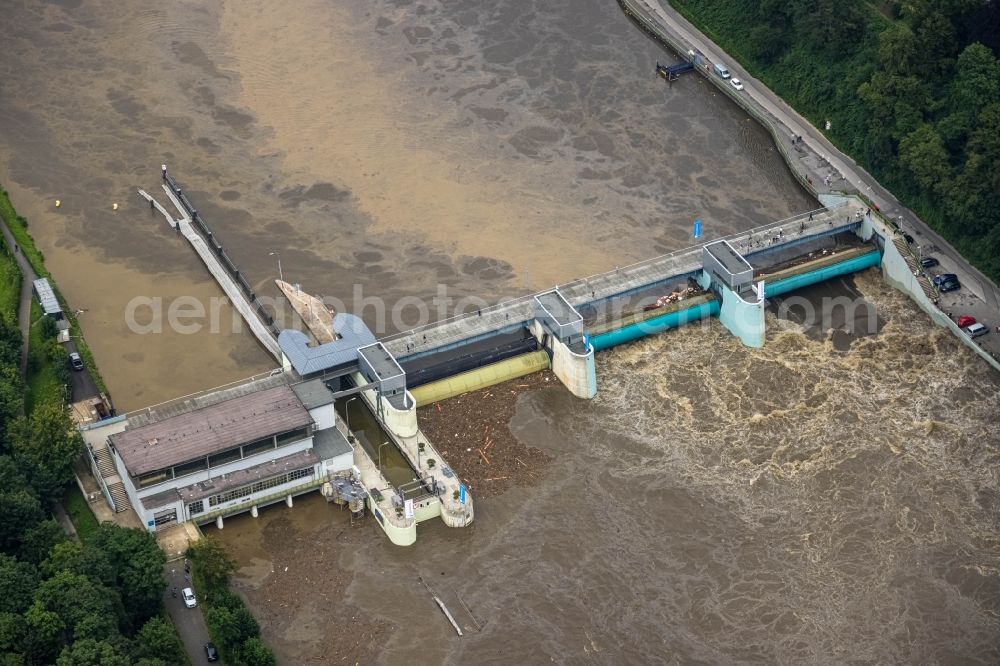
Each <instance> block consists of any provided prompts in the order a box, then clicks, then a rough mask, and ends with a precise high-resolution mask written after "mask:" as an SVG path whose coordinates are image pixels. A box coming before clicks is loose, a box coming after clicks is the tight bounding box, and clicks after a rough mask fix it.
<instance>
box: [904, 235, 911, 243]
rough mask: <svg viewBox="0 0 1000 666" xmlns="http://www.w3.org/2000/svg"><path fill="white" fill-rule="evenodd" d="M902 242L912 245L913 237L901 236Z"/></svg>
mask: <svg viewBox="0 0 1000 666" xmlns="http://www.w3.org/2000/svg"><path fill="white" fill-rule="evenodd" d="M903 240H905V241H906V242H907V243H913V236H911V235H910V234H903Z"/></svg>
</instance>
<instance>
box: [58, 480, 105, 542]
mask: <svg viewBox="0 0 1000 666" xmlns="http://www.w3.org/2000/svg"><path fill="white" fill-rule="evenodd" d="M62 505H63V508H64V509H66V513H67V514H69V519H70V520H72V521H73V527H75V528H76V533H77V534H78V535H79V536H80V540H81V541H83V542H84V543H86V542H89V541H91V540H92V539H93V538H94V535H95V534H97V528H98V526H99V523H98V522H97V518H96V517H95V516H94V512H93V511H91V510H90V505H89V504H88V503H87V498H86V497H84V496H83V493H82V492H80V488H79V487H78V486H77V485H76V483H73V484H71V485H70V486H69V487H68V488H67V489H66V495H65V496H64V497H63V501H62Z"/></svg>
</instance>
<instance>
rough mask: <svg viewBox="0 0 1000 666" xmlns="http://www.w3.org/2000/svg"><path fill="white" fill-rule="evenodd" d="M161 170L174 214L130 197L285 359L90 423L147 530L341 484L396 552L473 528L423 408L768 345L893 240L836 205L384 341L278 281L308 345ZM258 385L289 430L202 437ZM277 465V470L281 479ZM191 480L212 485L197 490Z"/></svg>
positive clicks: (843, 203)
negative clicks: (770, 313)
mask: <svg viewBox="0 0 1000 666" xmlns="http://www.w3.org/2000/svg"><path fill="white" fill-rule="evenodd" d="M163 176H164V181H165V184H164V191H165V192H166V194H167V196H168V197H169V198H170V199H171V201H172V202H173V203H174V205H175V206H176V207H177V209H178V211H179V212H180V214H181V217H180V218H179V219H174V218H173V217H172V216H171V215H170V214H169V213H167V211H166V210H165V209H163V208H162V206H160V205H159V204H158V203H157V202H156V201H155V200H154V199H153V198H152V197H151V196H150V195H148V194H146V193H145V192H143V191H140V194H141V195H142V196H143V197H144V198H145V199H146V200H147V201H148V202H149V203H150V207H151V208H156V209H158V210H160V212H161V213H163V215H164V216H165V217H166V218H167V220H168V221H169V222H170V223H171V226H172V227H173V228H174V229H176V230H177V231H178V232H180V233H182V234H183V235H184V236H185V237H186V238H187V239H188V240H189V241H190V242H191V244H192V246H193V247H194V249H195V250H196V252H197V253H198V254H199V256H200V257H201V258H202V260H203V261H204V262H205V263H206V265H207V266H208V267H209V270H210V272H211V273H212V275H213V277H215V279H216V280H218V281H219V283H220V285H221V286H222V288H223V289H224V291H225V292H226V294H227V295H228V296H230V298H231V299H234V305H236V306H237V309H238V311H239V312H240V313H241V314H242V315H243V317H244V318H245V319H246V320H247V322H248V324H250V328H251V330H252V331H253V332H254V334H255V335H256V336H257V338H258V339H259V340H260V341H261V343H262V344H263V345H264V347H265V348H266V349H268V351H270V352H271V353H272V354H274V355H275V357H276V358H277V359H278V360H279V362H280V363H281V368H280V369H279V370H276V371H274V372H272V373H270V375H269V376H268V377H267V378H266V380H261V379H254V380H253V381H252V382H250V383H245V384H241V385H238V386H235V387H228V388H225V389H224V390H222V391H213V392H207V393H206V394H204V395H199V396H196V397H190V396H189V397H187V398H185V399H179V403H180V404H179V405H177V406H173V405H171V406H169V407H163V406H158V407H156V408H150V409H149V410H143V412H142V413H138V414H133V415H126V417H124V418H120V419H117V420H115V421H114V422H111V421H109V422H106V423H104V424H103V425H101V426H100V427H99V428H96V429H94V428H88V429H87V431H86V432H84V438H85V440H86V441H87V442H88V451H89V452H90V459H91V461H92V462H93V466H94V468H95V469H97V470H98V473H101V472H100V470H101V469H103V468H102V462H101V461H104V467H108V464H106V463H107V462H108V461H107V459H108V458H109V457H110V459H111V460H113V461H114V465H113V466H112V468H110V470H109V471H110V472H111V473H112V474H113V478H111V480H110V482H109V484H108V485H107V488H108V492H106V493H105V494H106V496H107V497H108V498H109V503H112V504H113V506H115V505H114V503H113V502H114V499H115V498H118V500H119V502H118V504H121V505H128V504H131V506H132V507H134V508H135V509H136V511H137V512H138V513H140V516H141V517H142V519H143V520H144V521H145V522H146V523H147V525H148V527H149V528H150V529H151V530H155V529H157V528H158V527H159V526H160V525H162V524H168V523H170V522H172V521H174V520H176V521H181V520H183V519H188V520H192V521H194V522H197V523H200V522H205V521H208V520H214V521H215V522H216V523H217V524H218V525H219V526H220V527H221V525H222V520H223V517H224V516H226V515H231V514H232V513H238V512H240V511H247V510H249V511H250V512H251V513H252V514H254V515H256V511H257V507H259V506H263V505H265V504H267V503H273V502H275V501H281V500H282V499H284V501H285V502H286V503H287V504H288V505H289V506H291V502H292V497H293V495H295V494H298V493H302V492H309V491H312V490H315V489H317V488H322V489H323V492H324V494H328V497H330V496H332V495H336V493H337V489H338V488H346V489H347V490H348V491H349V494H350V497H349V498H346V496H345V498H342V499H345V502H346V503H348V504H350V505H351V507H352V512H353V511H354V508H353V507H355V506H358V505H359V504H360V503H361V502H363V503H364V505H365V506H366V507H367V509H368V510H369V511H370V513H371V514H372V515H373V516H374V517H375V519H376V521H377V522H378V524H379V526H380V527H381V528H382V529H383V530H384V531H385V533H386V534H387V535H388V536H389V539H390V540H391V541H392V542H393V543H395V544H398V545H409V544H412V543H413V542H414V541H415V539H416V526H417V524H418V523H419V522H421V521H424V520H429V519H432V518H440V519H441V520H442V521H443V522H444V523H445V524H446V525H449V526H452V527H462V526H466V525H469V524H471V523H472V521H473V519H474V509H473V501H472V497H471V494H470V493H469V490H468V489H467V488H466V487H465V486H464V485H463V483H462V481H461V480H460V479H459V478H458V476H457V475H456V473H455V472H454V471H453V470H452V469H451V468H450V467H449V466H448V464H447V462H446V461H445V460H443V459H442V458H441V456H440V453H439V452H438V451H437V450H436V448H435V447H434V445H433V443H431V442H430V441H429V440H428V439H427V437H426V436H425V435H424V434H423V433H422V432H421V430H420V428H419V424H418V422H417V412H416V409H417V407H418V405H421V404H427V403H430V402H433V401H436V400H441V399H444V398H447V397H450V396H453V395H457V394H459V393H463V392H466V391H470V390H475V389H477V388H482V387H484V386H489V385H491V384H495V383H498V382H500V381H504V380H507V379H512V378H515V377H518V376H522V375H525V374H528V373H531V372H535V371H538V370H541V369H543V368H551V369H552V370H553V372H554V373H555V375H556V376H557V377H558V378H559V380H560V381H561V382H562V383H563V384H564V385H565V386H566V387H567V388H568V389H569V390H570V392H572V393H573V395H575V396H578V397H580V398H583V399H589V398H593V397H594V396H595V395H596V394H597V391H598V386H597V373H596V361H595V354H596V353H597V352H598V351H603V350H605V349H609V348H611V347H614V346H617V345H620V344H623V343H625V342H629V341H631V340H635V339H638V338H641V337H643V336H646V335H651V334H654V333H658V332H660V331H664V330H667V329H669V328H672V327H676V326H680V325H683V324H685V323H689V322H693V321H697V320H700V319H704V318H707V317H711V316H718V317H719V321H720V322H721V323H722V325H723V326H725V327H726V328H727V329H728V330H729V331H730V332H732V333H733V335H735V336H737V337H738V338H739V339H740V340H741V341H742V342H743V343H744V344H746V345H747V346H751V347H760V346H762V345H763V344H764V341H765V327H764V306H765V298H767V297H770V296H775V295H779V294H782V293H786V292H787V291H789V290H791V289H797V288H800V287H802V286H806V285H808V284H812V283H815V282H818V281H821V280H824V279H829V278H830V277H835V276H837V275H843V274H847V273H850V272H854V271H857V270H862V269H864V268H867V267H870V266H875V265H878V264H879V263H880V262H881V256H882V253H881V251H880V250H881V249H884V248H885V247H886V246H887V244H886V242H885V241H884V238H883V237H882V236H879V235H877V234H876V233H875V230H874V228H873V224H872V220H871V219H870V212H869V213H868V214H866V211H865V208H864V206H863V204H861V203H860V202H859V201H858V200H855V199H848V198H844V197H828V198H827V199H826V200H825V204H826V206H825V208H823V209H820V210H816V211H812V212H810V213H804V214H802V215H798V216H795V217H792V218H788V219H785V220H780V221H778V222H775V223H772V224H768V225H764V226H762V227H758V228H756V229H752V230H750V231H747V232H742V233H739V234H735V235H732V236H729V237H726V238H719V239H715V240H712V241H710V242H708V243H705V244H703V245H699V246H695V247H691V248H687V249H684V250H680V251H677V252H672V253H670V254H666V255H662V256H659V257H654V258H652V259H649V260H645V261H641V262H638V263H635V264H632V265H629V266H623V267H616V268H615V269H614V270H612V271H607V272H605V273H600V274H597V275H592V276H589V277H585V278H581V279H578V280H574V281H573V282H570V283H567V284H563V285H555V286H554V287H553V288H551V289H548V290H545V291H542V292H540V293H536V294H530V295H527V296H523V297H521V298H517V299H513V300H509V301H505V302H502V303H500V304H498V305H496V306H493V307H489V308H483V309H480V310H476V311H474V312H469V313H466V314H464V315H459V316H456V317H452V318H449V319H445V320H442V321H438V322H434V323H431V324H428V325H426V326H422V327H420V328H416V329H413V330H409V331H405V332H401V333H398V334H395V335H390V336H388V337H384V338H382V339H381V340H379V339H376V337H375V335H374V334H373V333H372V332H371V331H370V330H369V329H368V327H367V326H366V325H365V323H364V322H363V321H362V320H361V319H360V318H358V317H356V316H354V315H351V314H348V313H336V314H332V313H331V312H329V311H327V310H326V309H325V307H324V306H323V303H322V301H321V300H319V299H317V298H315V297H313V296H310V295H309V294H307V293H305V292H303V291H301V290H300V288H299V287H298V285H288V284H286V283H283V282H279V287H280V288H281V289H282V291H283V292H284V293H285V294H286V295H287V296H288V297H289V300H290V302H291V303H292V305H293V307H295V309H296V311H297V312H299V314H300V315H301V316H302V318H303V321H304V322H305V323H306V325H307V327H308V328H309V329H310V330H311V331H312V332H313V338H314V339H311V338H310V337H308V336H306V335H305V334H304V333H302V332H301V331H297V330H291V329H286V330H280V331H279V330H278V329H277V328H276V327H275V325H274V322H273V319H272V318H271V316H270V314H269V313H268V312H267V311H266V310H264V309H263V308H262V307H261V305H260V303H259V301H258V300H257V298H256V294H254V290H253V288H252V287H251V285H250V284H249V282H247V280H246V278H245V277H244V276H243V275H242V274H241V273H240V271H239V269H238V268H236V266H235V264H233V262H232V260H231V259H230V258H229V257H228V256H226V254H225V252H224V250H223V248H222V245H221V244H220V243H219V241H218V239H216V238H215V237H214V236H213V235H212V233H211V231H210V230H209V229H208V227H207V225H206V224H205V222H204V220H202V219H201V218H200V216H199V215H198V213H197V211H196V210H194V207H193V205H192V204H191V202H190V201H189V200H188V199H187V197H185V196H184V195H183V193H182V192H181V191H180V187H179V186H178V185H177V183H176V181H174V180H173V179H172V178H171V177H170V176H169V175H168V174H167V173H166V171H164V174H163ZM873 238H874V240H875V241H876V242H875V243H872V242H871V241H872V240H873ZM851 239H853V240H851ZM879 239H881V240H879ZM888 245H889V246H890V247H891V244H888ZM280 387H285V388H284V389H282V388H280ZM288 388H291V389H292V390H291V393H289V392H288V390H287V389H288ZM261 391H271V393H268V394H267V395H268V396H271V395H273V396H276V397H277V399H278V402H280V406H275V407H274V408H273V409H275V410H280V411H281V413H282V415H283V418H284V419H285V420H287V421H288V422H289V424H291V425H289V426H288V427H289V428H291V430H292V431H294V432H293V434H291V435H289V434H287V433H285V432H284V431H283V430H281V428H277V429H274V428H272V429H269V426H268V425H267V423H268V421H267V419H270V420H273V417H267V419H265V422H264V423H261V424H260V425H259V427H258V429H260V430H261V433H263V435H261V433H258V432H256V430H255V431H254V432H253V433H250V435H252V437H249V436H248V437H249V438H242V439H241V438H239V437H230V438H229V439H226V440H225V442H224V443H225V445H226V447H228V448H225V450H221V449H220V451H216V450H215V448H214V447H215V444H213V443H212V442H202V439H203V438H204V435H201V434H199V433H200V432H201V431H200V430H199V429H198V427H197V426H196V425H191V424H197V423H199V422H200V421H199V419H209V420H211V419H214V421H213V423H215V422H216V421H217V423H215V425H214V426H212V428H210V430H224V429H226V428H227V427H228V425H227V424H229V423H235V422H236V421H239V422H240V423H241V424H242V423H243V421H248V423H250V425H253V424H255V423H257V421H258V419H260V418H262V417H261V416H260V414H256V413H255V414H249V415H246V416H245V417H244V416H240V415H239V414H240V412H241V410H242V407H241V405H242V404H243V403H244V402H245V403H246V404H247V405H250V407H251V408H254V409H259V407H255V405H257V403H258V402H261V400H262V399H264V398H266V397H267V396H261V395H259V393H260V392H261ZM355 401H356V402H357V403H358V404H357V405H354V407H355V408H356V407H358V405H364V406H365V408H366V411H365V412H364V413H365V414H369V415H370V416H371V417H372V421H371V424H370V427H369V426H362V427H359V425H358V423H357V422H356V423H355V424H354V427H352V424H351V419H352V414H354V417H353V418H354V419H355V420H356V421H357V419H358V418H359V417H360V416H362V414H359V413H357V411H356V409H355V410H354V411H353V412H352V409H351V407H352V403H353V402H355ZM267 404H270V403H267ZM277 404H278V403H275V405H277ZM268 409H271V408H268ZM200 410H204V411H200ZM166 419H172V420H171V421H170V422H169V423H166V422H165V420H166ZM293 421H294V423H293ZM174 424H176V427H174ZM286 425H288V424H286ZM293 426H294V427H293ZM241 427H243V428H248V427H249V426H248V425H242V426H241ZM254 427H257V426H254ZM283 427H284V426H282V428H283ZM140 428H143V429H144V430H142V431H138V429H140ZM265 430H266V431H267V432H265ZM271 430H274V432H271ZM147 431H148V432H147ZM172 432H180V433H187V434H186V435H184V437H186V438H187V439H186V440H185V442H186V444H185V447H184V455H183V456H180V453H178V456H180V457H177V456H174V455H172V454H168V453H167V452H165V450H164V448H163V447H162V446H161V445H160V442H161V441H165V439H164V438H165V437H167V436H168V435H169V434H170V433H172ZM290 432H291V431H290ZM170 436H171V437H173V436H174V435H170ZM261 437H263V439H261ZM253 438H256V439H253ZM251 439H252V441H250V440H251ZM244 440H246V441H244ZM272 440H273V442H275V447H273V448H274V452H272V447H271V446H270V442H271V441H272ZM219 446H220V447H221V446H222V445H221V444H220V445H219ZM150 456H153V457H154V458H155V459H156V461H155V465H154V464H153V463H151V462H149V459H150ZM185 456H186V457H185ZM175 458H176V459H175ZM244 460H246V462H243V461H244ZM278 463H280V464H281V465H284V467H283V468H282V469H281V470H280V474H277V475H275V474H276V473H277V468H275V467H274V466H275V465H276V464H278ZM292 467H295V469H292ZM147 468H148V469H147ZM216 469H218V470H220V471H219V472H218V473H220V474H222V477H223V478H222V480H221V481H220V480H219V477H217V476H215V475H214V473H213V470H216ZM114 472H117V474H116V475H115V474H114ZM192 474H194V475H195V477H194V478H195V479H197V478H198V475H206V476H205V480H204V481H200V482H198V485H197V487H196V486H195V485H192V484H191V481H192V477H191V475H192ZM268 475H270V476H268ZM181 478H183V480H182V481H179V482H175V481H174V479H181ZM254 479H256V480H254ZM115 483H119V484H123V485H124V492H123V491H122V489H121V488H118V490H117V494H116V491H115V490H114V488H115V487H116V486H114V484H115ZM205 484H209V485H205ZM240 484H242V485H240ZM102 487H103V486H102ZM154 490H155V492H154ZM328 491H329V492H328ZM126 496H127V497H126Z"/></svg>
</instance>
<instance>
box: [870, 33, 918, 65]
mask: <svg viewBox="0 0 1000 666" xmlns="http://www.w3.org/2000/svg"><path fill="white" fill-rule="evenodd" d="M916 52H917V38H916V36H914V34H913V31H912V30H910V26H908V25H907V24H905V23H893V24H892V25H890V26H889V27H888V28H886V29H885V30H883V31H882V32H881V33H880V34H879V36H878V61H879V65H880V66H881V67H882V69H883V70H885V71H886V72H887V73H889V74H893V75H896V76H907V75H908V74H912V73H913V58H914V56H915V55H916Z"/></svg>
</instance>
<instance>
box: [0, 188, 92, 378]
mask: <svg viewBox="0 0 1000 666" xmlns="http://www.w3.org/2000/svg"><path fill="white" fill-rule="evenodd" d="M0 217H2V218H3V221H4V222H5V223H6V224H7V228H8V229H10V233H11V235H12V236H13V237H14V240H15V242H16V243H17V244H18V246H19V248H20V251H21V252H22V253H23V254H24V257H25V258H26V259H27V260H28V263H29V264H31V268H32V269H33V270H34V271H35V273H36V274H37V275H38V276H39V277H47V278H49V282H50V283H51V284H52V289H53V291H55V294H56V298H58V299H59V303H60V304H61V305H62V307H63V314H64V315H65V316H66V319H67V320H68V321H69V323H70V335H71V336H73V340H74V341H76V348H77V351H78V352H79V353H80V356H81V357H82V358H83V362H84V363H86V364H87V370H88V371H89V372H90V376H91V377H93V379H94V383H95V384H97V388H98V389H99V390H100V391H101V392H102V393H108V387H107V385H105V383H104V378H103V377H101V373H100V372H98V371H97V363H96V362H95V361H94V354H93V352H91V351H90V347H88V346H87V341H86V340H84V338H83V333H82V331H81V330H80V324H79V322H78V321H77V319H76V316H75V315H74V314H73V310H72V309H70V307H69V306H68V305H67V303H66V299H65V298H63V295H62V293H60V291H59V287H58V285H57V284H56V281H55V279H54V278H53V277H52V274H51V273H49V272H48V270H46V268H45V257H44V256H43V255H42V253H41V251H40V250H39V249H38V248H37V247H36V246H35V240H34V239H33V238H32V237H31V234H30V233H28V221H27V220H26V219H25V218H24V217H22V216H20V215H18V214H17V211H15V210H14V206H13V204H11V202H10V198H9V197H8V196H7V191H6V190H4V189H3V188H0ZM32 321H35V319H34V318H32Z"/></svg>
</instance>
